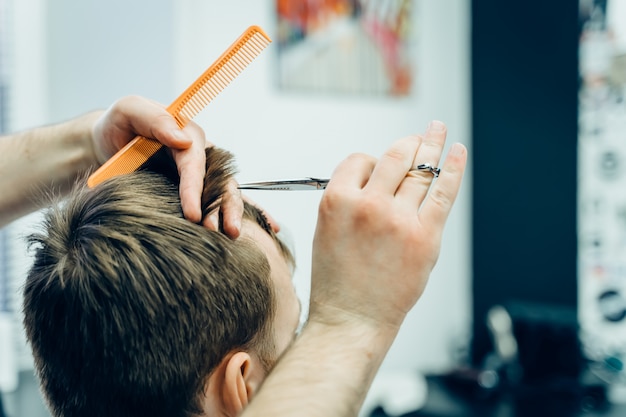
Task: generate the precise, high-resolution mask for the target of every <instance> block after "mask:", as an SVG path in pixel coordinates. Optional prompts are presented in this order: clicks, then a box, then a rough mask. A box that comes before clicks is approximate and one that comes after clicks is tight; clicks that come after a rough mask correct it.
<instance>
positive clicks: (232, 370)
mask: <svg viewBox="0 0 626 417" xmlns="http://www.w3.org/2000/svg"><path fill="white" fill-rule="evenodd" d="M264 377H265V371H264V370H263V368H262V366H261V364H260V362H259V361H258V360H254V359H253V358H252V357H251V356H250V354H249V353H247V352H236V353H235V354H233V355H232V356H231V357H230V359H228V362H227V363H226V369H225V370H224V385H223V392H222V398H223V403H224V407H225V408H226V411H227V413H228V415H239V414H240V413H241V412H242V411H243V409H244V408H245V407H246V406H247V405H248V403H249V402H250V400H251V399H252V396H253V395H254V393H255V392H256V391H257V390H258V388H259V387H260V385H261V382H263V378H264Z"/></svg>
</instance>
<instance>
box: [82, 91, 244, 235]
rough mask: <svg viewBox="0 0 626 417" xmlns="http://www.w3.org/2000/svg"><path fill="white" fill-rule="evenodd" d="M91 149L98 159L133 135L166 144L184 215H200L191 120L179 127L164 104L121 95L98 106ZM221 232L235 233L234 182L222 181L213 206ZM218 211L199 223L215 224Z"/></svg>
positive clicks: (198, 150)
mask: <svg viewBox="0 0 626 417" xmlns="http://www.w3.org/2000/svg"><path fill="white" fill-rule="evenodd" d="M92 135H93V136H92V138H93V145H94V153H95V156H96V158H97V160H98V163H99V164H103V163H104V162H106V161H107V160H108V159H109V158H110V157H112V156H113V155H114V154H115V153H116V152H117V151H118V150H119V149H121V148H122V147H124V146H125V145H126V144H127V143H128V142H130V141H131V140H132V139H134V138H135V136H137V135H141V136H144V137H146V138H150V139H156V140H158V141H159V142H161V143H162V144H163V145H165V146H167V147H168V148H169V149H170V151H171V153H172V156H173V158H174V161H175V162H176V166H177V167H178V172H179V174H180V198H181V204H182V208H183V213H184V215H185V217H186V218H187V219H188V220H190V221H192V222H194V223H199V222H200V221H201V220H202V219H201V216H202V211H201V207H200V196H201V194H202V187H203V183H204V174H205V151H204V149H205V147H206V146H212V144H210V143H208V142H206V139H205V136H204V131H203V130H202V129H201V128H200V126H198V125H197V124H196V123H194V122H189V123H188V124H187V125H186V126H185V128H183V129H180V128H179V127H178V124H177V123H176V121H175V120H174V118H173V117H172V116H171V115H170V114H169V113H168V112H167V111H166V109H165V107H164V106H162V105H161V104H158V103H156V102H154V101H151V100H148V99H145V98H142V97H137V96H129V97H124V98H122V99H120V100H118V101H117V102H115V103H114V104H113V105H112V106H111V107H110V108H109V109H108V110H107V111H106V112H104V113H103V114H102V115H101V116H100V118H99V119H98V120H97V121H96V123H95V124H94V126H93V132H92ZM219 210H220V212H221V215H222V217H223V227H224V231H225V233H226V234H227V235H228V236H230V237H231V238H236V237H238V236H239V233H240V230H241V217H242V215H243V201H242V199H241V194H240V192H239V190H238V189H237V183H236V182H235V181H234V180H233V183H232V184H231V185H230V186H229V187H228V192H227V193H226V195H224V197H223V199H222V202H221V206H220V208H219ZM217 220H218V216H217V215H212V216H211V215H210V216H207V217H206V218H205V219H204V221H203V224H204V225H205V226H207V227H209V228H210V229H213V230H218V221H217Z"/></svg>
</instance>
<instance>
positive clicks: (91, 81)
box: [16, 0, 471, 371]
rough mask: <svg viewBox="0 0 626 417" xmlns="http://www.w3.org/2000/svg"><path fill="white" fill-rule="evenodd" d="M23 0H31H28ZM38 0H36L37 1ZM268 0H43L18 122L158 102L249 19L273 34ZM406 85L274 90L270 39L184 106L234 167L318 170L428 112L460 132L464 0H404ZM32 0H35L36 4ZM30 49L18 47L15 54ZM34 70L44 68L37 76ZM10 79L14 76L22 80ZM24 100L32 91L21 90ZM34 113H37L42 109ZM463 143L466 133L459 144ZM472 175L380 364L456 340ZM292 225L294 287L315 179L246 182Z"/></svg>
mask: <svg viewBox="0 0 626 417" xmlns="http://www.w3.org/2000/svg"><path fill="white" fill-rule="evenodd" d="M21 1H22V0H20V2H21ZM29 1H33V0H29ZM35 3H36V4H38V5H39V6H41V5H42V3H43V2H42V1H36V2H35ZM273 4H274V3H273V1H271V0H266V1H252V0H231V1H228V2H224V1H220V2H218V1H207V0H179V1H176V2H174V0H150V1H149V0H142V1H139V0H136V1H131V2H128V1H122V0H111V1H106V2H103V1H101V2H97V1H83V2H76V1H70V0H57V1H55V2H53V3H50V5H49V10H48V11H47V13H48V14H47V16H48V22H47V27H48V29H47V32H46V36H45V39H42V40H41V42H43V44H44V45H45V46H46V47H47V48H48V49H47V51H46V52H45V53H44V54H45V56H43V57H42V56H41V53H39V54H38V59H39V60H42V61H45V64H46V65H42V66H41V67H40V68H38V67H30V68H23V72H22V73H21V74H19V78H20V80H22V83H23V82H24V81H25V80H28V77H29V76H32V77H34V79H36V80H41V79H42V76H43V78H44V84H45V83H47V87H45V88H44V87H42V88H41V90H42V91H41V96H40V100H41V101H42V102H44V103H46V104H47V108H45V109H39V110H38V111H37V114H38V115H39V117H38V118H33V119H29V117H28V109H27V108H20V109H18V110H19V112H18V113H19V114H17V115H16V117H17V120H19V128H22V127H25V126H28V125H29V122H32V123H33V124H40V123H49V122H54V121H59V120H62V119H66V118H68V117H71V116H74V115H77V114H80V113H83V112H85V111H88V110H91V109H93V108H95V107H105V106H108V105H109V104H111V103H112V102H113V101H114V100H115V99H116V98H118V97H120V96H122V95H126V94H141V95H144V96H147V97H150V98H153V99H155V100H157V101H160V102H162V103H164V104H168V103H169V102H170V101H171V100H173V99H174V98H175V96H176V95H178V94H179V92H181V91H182V90H183V89H184V88H185V87H186V86H187V85H188V84H189V83H190V82H191V81H193V80H195V78H196V77H197V76H198V75H199V74H200V73H201V72H202V71H204V70H205V69H206V68H207V67H208V65H209V64H211V63H212V62H213V61H214V60H215V59H216V58H217V57H218V56H219V55H220V54H221V52H222V51H223V50H224V49H225V48H226V47H227V46H228V45H230V44H231V43H232V41H233V40H234V39H235V38H236V37H237V36H238V35H239V34H240V33H241V32H242V31H243V30H244V29H245V28H246V27H247V26H249V25H252V24H257V25H260V26H261V27H263V28H264V29H265V30H266V31H267V32H268V33H269V34H270V36H272V35H273V34H274V29H275V28H274V17H273ZM415 5H416V7H415V10H416V13H415V28H416V29H417V40H418V56H417V62H416V64H417V73H416V77H417V86H416V89H415V94H414V95H413V96H412V97H410V98H407V99H390V98H373V97H365V98H363V97H358V98H350V97H327V96H323V95H317V96H307V95H298V94H286V93H282V92H280V91H277V90H276V89H275V88H274V84H273V77H274V76H275V72H274V71H275V61H274V60H275V58H276V56H275V53H276V52H275V50H273V49H272V46H271V45H270V47H269V48H268V50H266V51H265V52H263V54H261V56H260V57H259V58H258V59H257V60H256V61H255V62H253V63H252V64H251V66H250V67H249V68H248V69H246V70H245V71H244V72H243V74H242V75H241V76H239V77H238V78H237V79H236V80H235V81H234V82H233V84H232V85H231V86H229V87H228V88H227V89H226V90H225V91H224V92H223V93H222V94H220V96H218V97H217V98H216V100H215V101H214V102H213V103H211V104H210V105H209V106H208V108H207V109H205V110H204V111H203V112H202V113H201V114H200V115H199V116H198V117H197V119H196V121H197V122H198V123H200V124H201V125H202V126H203V127H204V129H205V130H206V133H207V136H208V137H209V138H210V139H211V140H213V141H214V142H215V143H216V144H218V145H220V146H223V147H225V148H227V149H230V150H231V151H233V152H234V153H235V155H237V157H238V164H239V166H240V175H239V179H240V180H241V181H246V180H262V179H272V178H290V177H301V176H320V177H324V176H328V175H330V174H331V173H332V170H333V168H334V167H335V166H336V164H337V163H338V162H339V161H341V160H342V159H343V158H345V157H346V156H347V155H348V154H350V153H352V152H365V153H369V154H372V155H380V154H381V153H382V152H383V151H384V150H385V149H386V148H387V147H388V146H389V144H390V143H391V142H392V141H393V140H395V139H398V138H400V137H402V136H405V135H408V134H412V133H419V132H422V131H423V130H424V129H425V127H426V125H427V124H428V122H429V121H430V120H432V119H439V120H443V121H445V122H446V124H447V125H448V130H449V135H448V137H449V142H450V143H452V142H456V141H458V142H463V143H465V144H466V145H470V143H469V142H470V108H469V106H470V104H469V103H470V101H469V94H470V91H469V80H470V76H469V74H470V72H469V70H470V62H469V57H470V50H469V48H470V10H469V9H470V2H469V1H467V0H466V1H462V0H438V1H420V0H416V1H415ZM41 7H43V6H41ZM33 53H34V54H37V51H27V50H21V52H20V54H21V55H20V56H22V57H24V56H29V55H32V54H33ZM42 74H43V75H42ZM20 85H22V84H20ZM33 100H34V101H35V102H36V98H33ZM41 115H45V116H41ZM470 152H471V146H470ZM470 181H471V177H470V175H468V176H467V177H466V180H465V184H464V188H463V189H462V192H461V195H460V196H459V199H458V202H457V204H456V206H455V208H454V210H453V212H452V214H451V216H450V219H449V222H448V226H447V229H446V233H445V235H444V246H443V250H442V252H441V256H440V260H439V263H438V265H437V267H436V269H435V271H434V272H433V274H432V277H431V282H430V284H429V286H428V288H427V291H426V293H425V295H424V297H423V298H422V300H420V302H419V303H418V305H417V306H416V308H415V309H414V310H413V311H412V312H411V314H410V315H409V316H408V318H407V320H406V323H405V325H404V328H403V330H402V331H401V332H400V334H399V336H398V339H397V341H396V343H395V344H394V346H393V347H392V349H391V352H390V355H389V357H388V359H387V360H386V362H385V363H384V365H383V370H394V369H411V368H413V369H418V370H422V371H432V370H441V369H444V368H447V367H448V366H450V365H451V364H452V360H451V356H450V354H449V351H450V350H451V348H454V347H455V343H458V342H459V341H465V339H464V338H465V337H466V336H467V335H468V333H469V329H470V320H471V304H470V303H471V300H470V297H471V285H470V247H469V244H470V235H469V225H470V201H469V194H470V193H469V192H470V185H471V184H470ZM250 196H251V197H252V198H253V199H254V200H256V201H257V202H258V203H260V204H261V205H262V206H263V207H264V208H266V209H267V210H268V211H270V212H271V213H272V214H273V216H275V217H276V218H277V219H278V220H279V221H280V222H281V223H282V224H283V226H284V228H285V229H287V230H288V231H289V232H290V233H291V234H292V236H293V237H294V241H295V245H296V252H297V253H296V256H297V258H298V264H299V267H298V270H297V272H296V277H295V282H296V287H297V289H298V292H299V294H300V295H301V297H302V298H303V299H306V297H307V295H308V291H309V288H308V287H309V281H308V279H309V271H310V252H311V240H312V236H313V230H314V225H315V219H316V214H317V203H318V202H319V199H320V196H321V193H319V192H297V193H294V192H291V193H281V192H254V193H252V192H251V193H250Z"/></svg>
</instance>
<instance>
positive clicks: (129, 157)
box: [87, 26, 271, 187]
mask: <svg viewBox="0 0 626 417" xmlns="http://www.w3.org/2000/svg"><path fill="white" fill-rule="evenodd" d="M270 42H271V39H270V37H269V36H268V35H267V34H266V33H265V32H264V31H263V29H261V28H260V27H258V26H250V27H249V28H248V29H246V31H245V32H244V33H243V34H242V35H241V36H240V37H239V38H238V39H237V40H236V41H235V42H234V43H233V44H232V45H231V46H230V47H229V48H228V49H227V50H226V51H224V53H223V54H222V55H221V56H220V57H219V58H218V59H217V60H216V61H215V62H214V63H213V64H212V65H211V66H210V67H209V68H208V69H207V70H206V71H205V72H204V73H202V75H201V76H200V77H199V78H198V79H197V80H196V81H195V82H194V83H193V84H191V85H190V86H189V88H187V89H186V90H185V91H184V92H183V93H182V94H181V95H180V96H179V97H178V98H177V99H176V100H175V101H174V102H173V103H172V104H170V106H169V107H168V108H167V111H168V113H170V114H171V115H172V117H174V119H175V120H176V123H178V126H179V127H180V128H181V129H182V128H183V127H184V126H185V125H186V124H187V122H189V120H191V119H193V118H194V117H195V116H196V115H197V114H198V113H200V111H201V110H202V109H203V108H204V107H205V106H206V105H208V104H209V103H210V102H211V101H212V100H213V99H214V98H215V97H216V96H217V95H218V94H219V93H220V92H221V91H222V90H223V89H224V88H226V86H227V85H228V84H229V83H230V82H231V81H232V80H234V79H235V78H236V77H237V76H238V75H239V73H241V71H243V70H244V68H246V66H247V65H248V64H249V63H250V62H252V61H253V60H254V58H256V57H257V56H258V55H259V54H260V53H261V51H263V49H265V47H266V46H267V45H269V43H270ZM162 147H163V145H162V144H161V143H160V142H158V141H156V140H153V139H148V138H144V137H143V136H137V137H135V138H134V139H133V140H131V141H130V142H128V144H127V145H126V146H124V147H123V148H122V149H120V150H119V151H118V152H117V153H116V154H115V155H113V156H112V157H111V158H110V159H109V160H108V161H106V162H105V163H104V164H103V165H102V166H101V167H100V168H98V169H97V170H96V171H95V172H93V173H92V174H91V176H90V177H89V179H88V180H87V185H88V186H89V187H95V186H96V185H98V184H100V183H101V182H103V181H105V180H107V179H109V178H111V177H114V176H116V175H122V174H128V173H130V172H133V171H135V170H136V169H137V168H139V167H140V166H141V165H143V164H144V163H145V162H146V161H147V160H148V159H149V158H150V157H151V156H152V155H154V154H155V153H156V152H157V151H158V150H159V149H161V148H162Z"/></svg>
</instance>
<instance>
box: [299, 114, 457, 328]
mask: <svg viewBox="0 0 626 417" xmlns="http://www.w3.org/2000/svg"><path fill="white" fill-rule="evenodd" d="M445 137H446V128H445V126H444V125H443V124H442V123H440V122H433V123H431V125H430V126H429V128H428V130H427V132H426V133H425V134H424V135H423V136H421V137H420V136H412V137H407V138H404V139H401V140H399V141H397V142H395V143H394V144H393V146H392V147H391V148H390V149H389V150H388V151H387V152H386V153H385V154H384V155H383V156H382V158H381V159H380V160H379V161H377V160H376V159H374V158H372V157H368V156H365V155H352V156H351V157H349V158H348V159H346V160H345V161H344V162H343V163H341V164H340V165H339V166H338V168H337V169H336V170H335V172H334V174H333V176H332V178H331V180H330V183H329V184H328V187H327V189H326V191H325V192H324V195H323V197H322V201H321V203H320V207H319V218H318V223H317V229H316V232H315V239H314V244H313V270H312V286H311V306H310V314H309V321H312V320H313V321H316V322H323V323H325V324H331V325H334V324H340V325H342V324H346V323H347V324H350V323H352V324H354V321H355V320H357V321H358V322H360V323H363V322H367V323H368V324H373V325H374V326H375V327H377V328H380V327H381V326H382V327H385V328H389V327H391V328H396V329H397V328H399V326H400V324H401V323H402V321H403V320H404V318H405V316H406V314H407V313H408V311H409V310H410V309H411V308H412V307H413V306H414V304H415V303H416V302H417V300H418V299H419V298H420V296H421V295H422V293H423V291H424V288H425V286H426V283H427V282H428V277H429V275H430V273H431V271H432V269H433V267H434V266H435V263H436V261H437V258H438V255H439V249H440V245H441V237H442V232H443V228H444V224H445V222H446V219H447V216H448V213H449V212H450V209H451V208H452V204H453V202H454V200H455V198H456V195H457V192H458V190H459V187H460V185H461V179H462V176H463V171H464V169H465V164H466V159H467V150H466V149H465V147H464V146H463V145H461V144H455V145H453V146H452V147H451V149H450V152H449V153H448V156H447V158H446V160H445V162H444V164H443V166H442V167H441V174H440V176H439V178H438V179H436V180H435V179H434V177H433V175H432V174H431V173H429V172H428V171H412V172H409V170H410V169H411V168H412V167H415V166H417V165H419V164H424V163H428V164H431V166H433V167H435V166H438V164H439V161H440V157H441V153H442V148H443V145H444V141H445ZM433 182H434V184H433ZM431 184H432V187H431Z"/></svg>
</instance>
